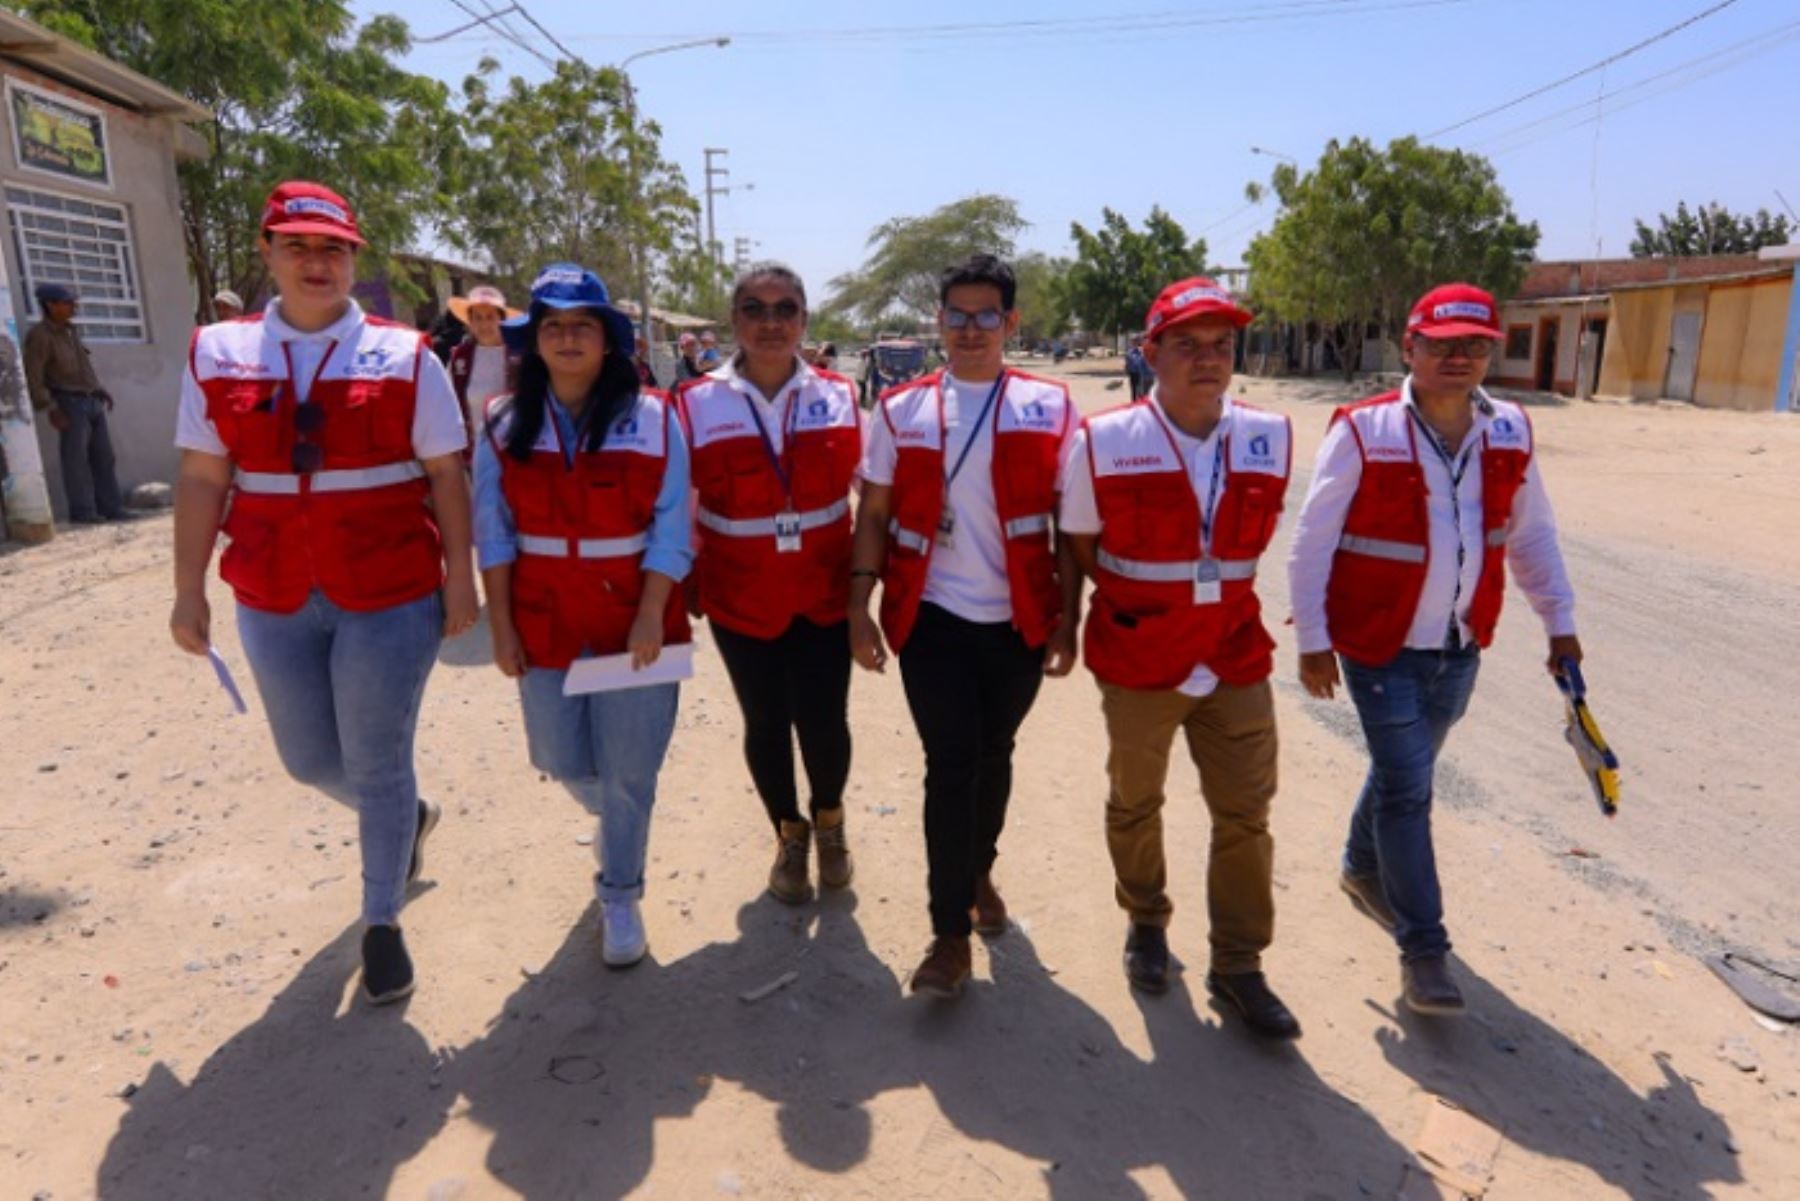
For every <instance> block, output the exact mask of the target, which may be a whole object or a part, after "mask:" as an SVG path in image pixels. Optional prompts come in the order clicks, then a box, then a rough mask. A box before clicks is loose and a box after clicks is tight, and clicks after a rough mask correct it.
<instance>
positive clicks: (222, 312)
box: [213, 288, 244, 321]
mask: <svg viewBox="0 0 1800 1201" xmlns="http://www.w3.org/2000/svg"><path fill="white" fill-rule="evenodd" d="M213 312H215V313H217V314H218V315H219V320H220V321H236V320H237V319H238V318H239V317H242V316H243V315H244V298H243V297H241V296H239V295H238V294H237V293H236V292H233V291H232V290H231V289H230V288H220V289H219V290H218V291H217V292H216V293H214V294H213Z"/></svg>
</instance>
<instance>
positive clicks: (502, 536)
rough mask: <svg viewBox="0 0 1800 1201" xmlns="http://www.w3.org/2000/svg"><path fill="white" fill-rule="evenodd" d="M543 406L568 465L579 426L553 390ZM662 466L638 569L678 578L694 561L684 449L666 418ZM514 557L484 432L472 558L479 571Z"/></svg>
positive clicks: (496, 457) (494, 455)
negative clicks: (665, 455)
mask: <svg viewBox="0 0 1800 1201" xmlns="http://www.w3.org/2000/svg"><path fill="white" fill-rule="evenodd" d="M548 409H549V412H550V415H551V417H552V418H554V419H555V421H556V431H557V433H558V435H560V437H559V441H561V443H562V446H563V458H564V460H565V461H566V462H567V463H568V464H569V465H570V466H573V465H574V462H575V449H574V448H575V447H576V446H577V445H578V442H577V438H578V436H579V433H580V431H579V430H578V429H577V427H576V422H575V418H574V417H573V416H572V415H571V414H570V413H569V410H568V409H566V408H564V407H563V404H562V402H561V401H559V400H557V399H556V398H555V397H554V396H552V397H550V398H549V405H548ZM667 429H668V434H669V450H668V467H667V468H666V469H665V470H664V472H663V481H662V489H661V490H660V491H659V492H658V493H657V494H656V508H655V511H654V513H653V515H652V516H651V519H650V530H649V534H648V545H647V546H646V547H645V549H644V560H643V564H642V566H643V569H644V570H645V571H655V572H660V573H661V574H663V575H666V576H668V577H669V578H670V579H672V580H675V581H677V582H680V581H681V580H683V579H685V578H687V573H688V571H689V570H690V569H691V568H692V567H693V565H694V529H693V519H692V518H693V515H692V514H691V513H690V512H689V509H688V487H689V484H688V449H687V439H686V438H685V437H684V436H683V435H682V432H681V423H680V422H679V421H675V420H670V421H669V423H668V426H667ZM518 557H519V529H518V525H517V523H516V522H515V521H514V520H513V512H512V506H510V505H508V504H507V503H506V494H505V493H504V492H503V491H501V488H500V452H499V451H496V450H495V449H494V443H493V440H492V439H491V438H489V437H487V436H486V434H485V433H478V434H477V435H476V438H475V558H476V562H477V563H478V564H479V565H480V566H481V569H482V570H483V571H485V570H487V569H488V568H490V567H504V566H505V565H506V564H508V563H511V562H512V561H513V560H515V559H517V558H518Z"/></svg>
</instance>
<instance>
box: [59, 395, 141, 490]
mask: <svg viewBox="0 0 1800 1201" xmlns="http://www.w3.org/2000/svg"><path fill="white" fill-rule="evenodd" d="M53 399H54V400H55V401H56V407H57V408H58V409H61V410H62V414H63V416H64V417H67V418H68V419H69V428H68V429H65V430H64V431H63V432H62V436H61V438H60V439H59V441H58V443H57V450H58V452H59V457H60V458H61V460H62V486H63V497H64V498H65V499H66V500H67V501H68V502H69V520H70V521H98V520H100V519H101V518H103V517H104V518H105V519H107V520H108V521H117V520H118V519H119V518H121V517H123V516H125V501H124V499H123V498H122V497H121V496H120V495H119V477H118V476H117V475H116V474H114V471H113V445H112V434H111V433H110V432H109V431H108V429H107V427H106V402H105V401H103V400H101V399H100V398H99V397H98V396H92V395H89V394H87V393H85V392H56V393H54V396H53Z"/></svg>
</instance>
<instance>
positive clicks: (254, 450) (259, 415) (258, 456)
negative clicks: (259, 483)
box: [208, 380, 287, 462]
mask: <svg viewBox="0 0 1800 1201" xmlns="http://www.w3.org/2000/svg"><path fill="white" fill-rule="evenodd" d="M278 383H279V381H271V380H246V381H244V382H242V383H236V384H232V385H230V386H229V387H228V388H227V389H226V390H225V392H224V396H223V398H222V400H221V402H220V403H218V404H216V405H213V406H210V407H209V412H208V416H210V417H211V418H212V420H213V424H214V425H215V426H216V427H217V428H218V431H219V438H220V440H221V441H223V442H224V443H225V446H226V449H228V450H229V451H230V452H231V454H232V457H233V458H235V459H238V460H240V461H241V460H246V459H247V460H250V461H253V462H254V461H258V460H266V459H271V458H274V457H276V456H277V455H279V454H280V452H281V438H282V433H283V432H284V429H285V427H286V424H287V417H286V414H284V413H282V412H280V411H279V409H280V406H278V405H277V404H276V397H275V390H276V387H277V385H278Z"/></svg>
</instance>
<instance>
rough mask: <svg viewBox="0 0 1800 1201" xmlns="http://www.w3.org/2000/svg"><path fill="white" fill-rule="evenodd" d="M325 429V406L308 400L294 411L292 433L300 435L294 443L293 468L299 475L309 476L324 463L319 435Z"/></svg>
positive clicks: (323, 450) (322, 447)
mask: <svg viewBox="0 0 1800 1201" xmlns="http://www.w3.org/2000/svg"><path fill="white" fill-rule="evenodd" d="M324 428H325V406H324V405H321V404H320V403H318V402H317V401H314V400H309V401H307V402H306V403H305V404H303V405H298V406H296V407H295V409H294V432H295V433H296V434H298V435H300V437H299V440H298V441H296V442H295V443H294V453H293V460H292V461H293V466H294V471H295V472H296V473H297V474H299V475H310V474H311V473H313V472H315V471H317V470H318V469H319V468H320V467H321V466H322V465H323V464H324V462H325V447H324V446H322V445H321V444H320V443H319V434H320V432H321V431H323V430H324Z"/></svg>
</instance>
